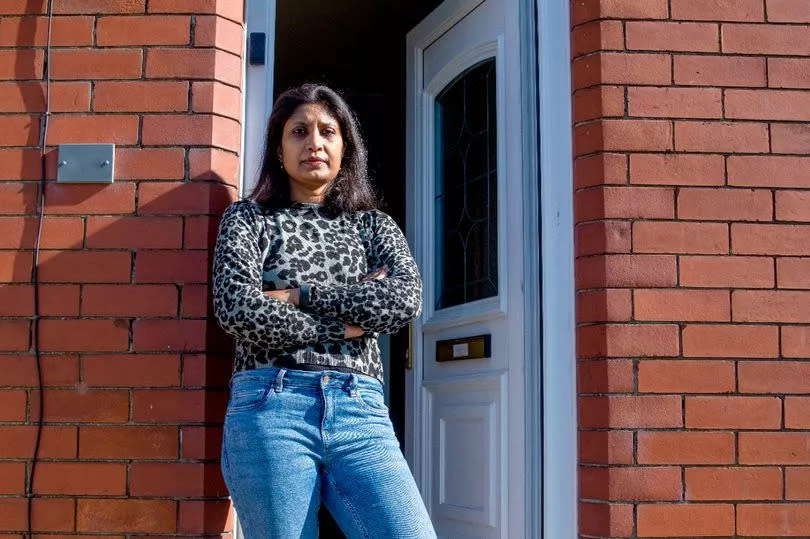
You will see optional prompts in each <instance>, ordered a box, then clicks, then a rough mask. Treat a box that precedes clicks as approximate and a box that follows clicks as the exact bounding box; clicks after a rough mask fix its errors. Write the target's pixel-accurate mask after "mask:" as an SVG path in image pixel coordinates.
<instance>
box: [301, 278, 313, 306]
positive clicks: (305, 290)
mask: <svg viewBox="0 0 810 539" xmlns="http://www.w3.org/2000/svg"><path fill="white" fill-rule="evenodd" d="M299 288H300V292H299V294H298V306H299V307H301V308H302V309H305V308H306V307H309V292H310V290H311V285H309V284H308V283H301V286H300V287H299Z"/></svg>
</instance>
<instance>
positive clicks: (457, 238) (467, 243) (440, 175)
mask: <svg viewBox="0 0 810 539" xmlns="http://www.w3.org/2000/svg"><path fill="white" fill-rule="evenodd" d="M495 97H496V94H495V59H494V58H489V59H486V60H484V61H482V62H479V63H477V64H475V65H474V66H472V67H470V68H468V69H467V70H466V71H464V72H463V73H462V74H461V75H459V76H458V77H456V78H455V79H454V80H453V81H452V82H451V83H450V84H448V85H447V86H446V87H445V88H444V90H442V92H441V93H440V94H439V95H438V96H437V97H436V101H435V141H436V146H435V166H436V168H435V178H436V185H435V189H436V191H435V193H436V196H435V218H436V220H435V223H436V238H435V240H436V241H435V245H436V247H435V248H436V256H435V261H436V268H435V275H436V290H435V292H436V293H435V298H436V302H435V307H434V308H435V309H436V310H439V309H443V308H446V307H451V306H453V305H460V304H463V303H469V302H471V301H475V300H479V299H483V298H487V297H491V296H495V295H497V293H498V215H497V210H498V200H497V191H498V189H497V186H498V167H497V164H498V162H497V154H498V152H497V128H496V126H497V116H496V102H495Z"/></svg>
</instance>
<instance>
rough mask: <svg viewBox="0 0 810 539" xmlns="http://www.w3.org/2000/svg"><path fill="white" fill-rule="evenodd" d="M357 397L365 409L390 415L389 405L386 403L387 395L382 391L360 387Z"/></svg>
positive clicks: (378, 413)
mask: <svg viewBox="0 0 810 539" xmlns="http://www.w3.org/2000/svg"><path fill="white" fill-rule="evenodd" d="M355 398H356V399H357V402H358V403H360V406H361V407H362V408H364V409H365V410H367V411H369V412H371V413H373V414H377V415H388V406H387V405H386V404H385V396H384V395H383V394H382V393H381V392H380V391H377V390H375V389H368V388H364V387H358V388H357V397H355Z"/></svg>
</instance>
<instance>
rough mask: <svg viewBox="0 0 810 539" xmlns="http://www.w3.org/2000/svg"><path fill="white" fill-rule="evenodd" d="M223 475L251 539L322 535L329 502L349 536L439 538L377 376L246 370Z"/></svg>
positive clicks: (236, 393)
mask: <svg viewBox="0 0 810 539" xmlns="http://www.w3.org/2000/svg"><path fill="white" fill-rule="evenodd" d="M222 472H223V475H224V477H225V482H226V484H227V485H228V490H229V491H230V493H231V498H232V499H233V503H234V506H235V507H236V512H237V514H238V515H239V521H240V523H241V524H242V530H243V532H244V534H245V537H246V538H247V539H267V538H274V539H288V538H289V539H293V538H295V539H298V538H305V539H310V538H312V539H314V538H317V537H318V508H319V507H320V504H321V501H322V500H323V503H324V505H325V506H326V507H327V509H328V510H329V512H330V513H331V514H332V516H333V517H334V519H335V521H336V522H337V523H338V525H339V526H340V528H341V529H342V530H343V533H344V534H346V536H347V537H348V538H349V539H354V538H361V537H362V538H366V537H368V538H373V539H378V538H415V539H421V538H435V537H436V532H435V531H434V529H433V525H432V524H431V521H430V517H429V516H428V513H427V510H426V509H425V505H424V503H423V501H422V497H421V496H420V494H419V490H418V489H417V486H416V482H415V481H414V478H413V475H412V474H411V471H410V468H408V464H407V462H406V461H405V458H404V457H403V455H402V451H401V450H400V448H399V442H398V441H397V438H396V435H395V434H394V429H393V426H392V425H391V420H390V418H389V417H388V408H387V407H386V405H385V402H384V398H383V387H382V384H381V383H380V382H379V380H377V379H376V378H372V377H370V376H365V375H362V374H350V373H342V372H338V371H331V370H325V371H304V370H295V369H290V370H287V369H282V368H276V367H267V368H260V369H251V370H246V371H239V372H237V373H236V374H234V376H233V378H232V379H231V396H230V400H229V401H228V409H227V412H226V414H225V426H224V434H223V443H222Z"/></svg>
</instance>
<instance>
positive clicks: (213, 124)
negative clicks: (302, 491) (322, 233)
mask: <svg viewBox="0 0 810 539" xmlns="http://www.w3.org/2000/svg"><path fill="white" fill-rule="evenodd" d="M53 4H54V12H55V14H56V15H55V17H54V20H53V39H52V44H53V49H52V53H51V57H50V62H51V74H52V79H53V83H52V86H51V110H52V111H53V114H52V116H51V120H50V126H49V130H48V136H47V144H48V146H49V149H48V151H49V162H50V165H49V174H48V176H49V178H48V186H47V188H46V192H45V213H46V218H45V221H44V230H43V235H42V249H43V250H42V252H41V256H40V271H39V275H40V279H41V281H42V287H41V298H40V309H41V313H42V315H43V318H42V320H41V324H40V328H41V332H40V348H41V350H42V372H43V380H44V385H45V390H44V394H43V397H44V410H43V420H44V423H45V427H44V429H43V432H42V443H41V448H40V453H39V456H40V462H39V463H38V465H37V467H36V473H35V481H34V492H35V494H36V498H35V499H34V502H33V514H34V526H33V527H34V530H35V531H39V532H54V533H58V534H60V535H65V534H72V533H77V534H98V533H101V534H106V535H105V537H106V536H113V537H120V538H122V537H123V536H124V534H127V535H130V534H138V535H142V534H160V535H172V534H191V535H202V534H213V535H219V534H221V533H223V532H228V531H229V530H230V526H231V524H230V522H229V521H228V516H229V502H228V500H227V496H226V495H227V492H226V489H225V487H224V484H223V481H222V478H221V476H220V473H219V464H218V455H219V439H220V436H221V429H220V427H219V425H220V424H221V419H222V415H223V412H224V407H225V399H226V391H225V389H226V384H227V377H228V371H229V369H230V356H229V354H228V349H227V341H223V340H222V336H221V334H220V333H219V332H218V331H217V329H216V325H215V323H214V322H213V321H212V319H211V317H210V312H209V300H208V284H209V279H210V277H209V268H210V265H211V264H210V262H211V250H210V249H211V246H212V242H213V241H214V239H215V235H216V226H217V216H218V215H219V214H220V213H221V212H222V210H223V209H224V207H225V206H227V204H228V203H230V201H231V200H232V199H233V198H234V197H235V191H236V190H235V185H236V182H237V174H238V172H237V171H238V152H239V124H240V94H241V86H240V85H241V80H240V78H241V68H240V65H241V60H240V55H241V36H242V5H243V3H242V2H241V1H236V0H207V1H206V0H149V1H148V3H147V2H146V0H54V3H53ZM46 5H47V3H46V2H45V0H3V2H1V3H0V114H1V115H2V117H0V122H2V125H3V127H2V129H0V532H2V533H6V534H8V535H4V537H20V533H21V532H22V531H24V529H25V523H26V519H25V514H26V501H25V496H24V494H25V478H26V473H30V468H31V465H30V459H31V457H32V456H33V447H34V434H35V427H34V424H35V420H36V418H37V417H38V415H39V410H38V407H39V406H38V393H37V390H36V377H35V368H34V367H35V362H34V354H33V348H32V316H33V313H34V295H33V287H32V285H31V280H32V261H33V247H34V238H35V236H36V227H37V219H36V205H37V204H36V203H37V196H38V195H37V194H38V188H39V178H40V165H39V163H40V159H39V149H38V147H37V145H38V140H39V130H38V129H39V119H40V115H41V113H42V112H43V111H44V102H45V97H44V96H45V91H44V83H43V81H44V78H43V66H44V58H45V47H44V46H45V43H46V31H47V18H46V17H45V16H44V14H45V12H46ZM75 142H112V143H115V144H116V170H115V176H116V181H115V183H113V184H111V185H56V184H55V182H54V181H53V178H54V175H55V173H54V171H55V162H56V152H55V150H54V148H53V147H54V146H55V145H56V144H59V143H75Z"/></svg>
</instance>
